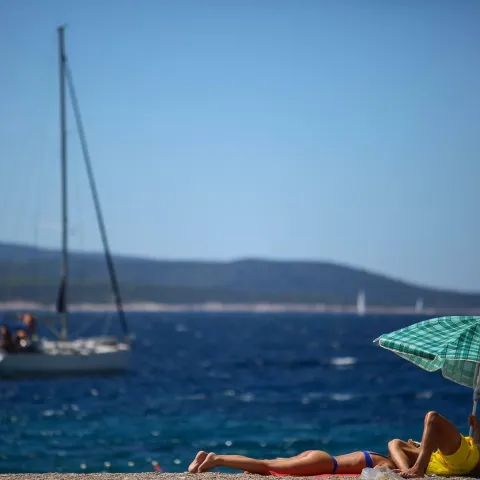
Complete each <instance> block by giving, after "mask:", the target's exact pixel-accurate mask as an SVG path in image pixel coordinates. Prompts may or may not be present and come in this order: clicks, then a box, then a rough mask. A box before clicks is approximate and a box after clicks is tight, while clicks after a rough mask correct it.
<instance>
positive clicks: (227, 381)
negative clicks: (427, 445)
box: [0, 313, 471, 473]
mask: <svg viewBox="0 0 480 480" xmlns="http://www.w3.org/2000/svg"><path fill="white" fill-rule="evenodd" d="M92 319H94V316H92V315H77V316H74V318H73V323H74V326H76V327H79V326H82V325H85V322H90V321H91V320H92ZM129 319H130V324H131V328H132V330H133V332H134V334H135V336H136V343H135V351H134V356H133V362H132V365H131V369H130V371H129V372H128V373H126V374H124V375H117V376H109V377H96V378H62V379H48V380H3V381H0V406H1V410H0V472H2V473H3V472H33V471H36V472H100V471H111V472H133V471H151V470H152V469H153V466H154V465H155V463H154V462H158V464H159V465H160V466H161V468H162V469H163V471H171V472H173V471H179V472H182V471H185V470H186V468H187V466H188V464H189V462H190V461H191V459H192V458H193V456H194V454H195V453H196V451H197V450H199V449H204V450H209V451H215V452H217V453H239V454H244V455H250V456H258V457H262V458H266V457H269V456H273V457H276V456H286V455H293V454H296V453H298V452H300V451H303V450H307V449H324V450H327V451H329V452H330V453H333V454H338V453H342V452H346V451H349V450H355V449H360V448H362V449H372V450H374V449H375V450H379V451H382V450H385V445H386V443H387V441H388V440H389V439H391V438H392V437H405V438H407V439H408V438H410V437H411V438H415V439H417V438H419V437H420V435H421V430H422V420H423V416H424V414H425V412H427V411H428V410H438V411H440V412H442V413H444V414H445V415H447V416H448V417H449V418H450V419H451V420H452V421H454V422H456V423H457V424H458V425H465V423H466V417H467V415H468V413H469V410H470V409H471V391H470V390H468V389H466V388H464V387H461V386H458V385H454V384H452V383H450V382H448V381H447V380H444V379H443V378H442V377H441V374H439V373H427V372H424V371H422V370H420V369H418V368H417V367H415V366H413V365H411V364H409V363H408V362H406V361H404V360H402V359H401V358H399V357H397V356H395V355H394V354H392V353H390V352H388V351H386V350H383V349H381V348H379V347H377V346H375V345H373V344H372V340H373V339H374V338H375V337H376V336H378V335H379V334H381V333H385V332H389V331H392V330H395V329H397V328H400V327H403V326H405V325H408V324H410V323H414V322H416V321H419V320H421V319H422V318H420V317H385V316H382V317H369V316H366V317H363V318H359V317H356V316H340V315H318V314H315V315H313V314H273V315H272V314H244V313H238V314H232V313H228V314H225V313H218V314H204V313H202V314H200V313H198V314H194V313H188V314H187V313H176V314H130V315H129ZM465 428H466V427H465Z"/></svg>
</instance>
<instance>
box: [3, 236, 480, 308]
mask: <svg viewBox="0 0 480 480" xmlns="http://www.w3.org/2000/svg"><path fill="white" fill-rule="evenodd" d="M115 263H116V266H117V273H118V277H119V280H120V284H121V286H122V293H123V296H124V300H125V301H126V302H139V301H148V302H162V303H187V304H188V303H199V302H225V303H227V302H228V303H240V302H241V303H257V302H276V303H327V304H344V305H348V304H349V305H352V304H355V302H356V296H357V293H358V291H359V290H360V289H363V290H365V292H366V295H367V302H368V304H369V305H379V306H413V305H414V304H415V302H416V300H417V299H418V298H419V297H421V298H423V300H424V303H425V305H426V306H428V307H434V308H439V307H455V308H471V307H477V306H480V293H479V294H467V293H460V292H449V291H441V290H436V289H431V288H424V287H421V286H417V285H414V284H409V283H406V282H402V281H398V280H394V279H391V278H388V277H386V276H383V275H378V274H374V273H371V272H368V271H365V270H361V269H356V268H351V267H347V266H343V265H338V264H334V263H328V262H313V261H312V262H310V261H305V262H300V261H270V260H261V259H256V260H238V261H231V262H202V261H165V260H154V259H143V258H135V257H125V256H119V257H116V258H115ZM59 271H60V253H59V252H58V251H53V250H47V249H38V248H34V247H30V246H23V245H14V244H4V243H0V301H10V300H28V301H36V302H45V303H52V302H53V301H54V299H55V297H56V292H57V287H58V279H59ZM70 273H71V284H72V288H71V293H70V301H71V302H74V303H78V302H88V303H95V302H98V303H100V302H101V303H103V302H111V301H112V294H111V289H110V286H109V283H108V276H107V270H106V266H105V261H104V257H103V255H102V254H95V253H94V254H92V253H72V254H71V256H70Z"/></svg>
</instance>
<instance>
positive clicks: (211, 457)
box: [197, 452, 218, 473]
mask: <svg viewBox="0 0 480 480" xmlns="http://www.w3.org/2000/svg"><path fill="white" fill-rule="evenodd" d="M217 458H218V457H217V455H215V454H214V453H213V452H211V453H209V454H208V455H207V456H206V457H205V460H204V461H203V463H202V464H201V465H200V466H199V467H198V469H197V472H198V473H200V472H208V471H209V470H211V469H212V468H215V467H216V466H218V465H217Z"/></svg>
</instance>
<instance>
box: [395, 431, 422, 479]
mask: <svg viewBox="0 0 480 480" xmlns="http://www.w3.org/2000/svg"><path fill="white" fill-rule="evenodd" d="M388 452H389V453H390V456H391V457H392V460H393V463H395V466H396V467H397V468H398V469H399V470H402V471H403V470H407V469H409V468H410V467H412V466H413V465H414V464H415V462H416V461H417V458H418V454H419V453H420V449H419V448H417V447H415V446H414V445H412V444H411V443H408V442H404V441H403V440H400V439H398V438H395V439H394V440H391V441H390V442H388Z"/></svg>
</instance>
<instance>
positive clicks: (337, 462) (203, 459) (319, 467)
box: [188, 450, 396, 476]
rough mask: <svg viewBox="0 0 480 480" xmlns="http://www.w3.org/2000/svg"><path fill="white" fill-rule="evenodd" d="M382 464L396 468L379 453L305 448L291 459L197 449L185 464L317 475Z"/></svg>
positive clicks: (197, 468)
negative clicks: (339, 452) (262, 457)
mask: <svg viewBox="0 0 480 480" xmlns="http://www.w3.org/2000/svg"><path fill="white" fill-rule="evenodd" d="M379 466H386V467H388V468H390V469H393V468H396V466H395V464H394V463H393V462H392V460H391V459H390V457H386V456H385V455H382V454H380V453H375V452H367V451H359V452H353V453H347V454H345V455H338V456H336V457H333V456H332V455H330V454H329V453H327V452H323V451H321V450H308V451H307V452H303V453H301V454H300V455H297V456H295V457H291V458H277V459H275V460H256V459H254V458H249V457H244V456H242V455H216V454H215V453H206V452H198V453H197V456H196V457H195V459H194V460H193V462H192V463H191V464H190V466H189V467H188V471H189V472H190V473H200V472H208V471H209V470H212V468H215V467H226V468H233V469H237V470H244V471H245V472H246V473H257V474H261V475H272V474H275V473H279V474H288V475H300V476H307V475H321V474H331V475H333V474H358V475H360V474H361V473H362V470H363V469H364V468H365V467H370V468H374V467H379Z"/></svg>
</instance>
